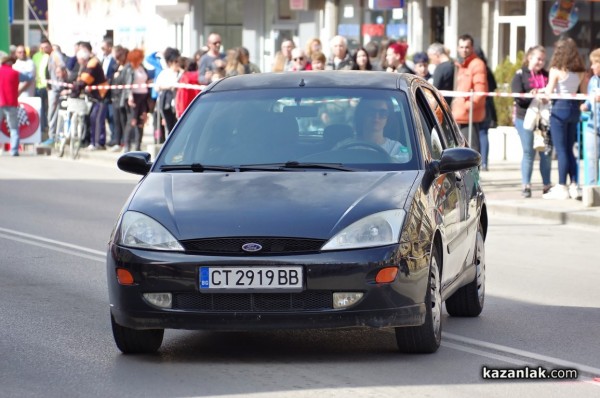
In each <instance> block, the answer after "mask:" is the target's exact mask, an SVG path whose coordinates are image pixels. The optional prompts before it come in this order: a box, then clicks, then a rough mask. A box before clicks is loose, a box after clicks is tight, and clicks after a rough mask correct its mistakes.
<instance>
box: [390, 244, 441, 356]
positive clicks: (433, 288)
mask: <svg viewBox="0 0 600 398" xmlns="http://www.w3.org/2000/svg"><path fill="white" fill-rule="evenodd" d="M440 265H441V261H440V255H439V253H438V248H437V245H435V244H434V245H433V248H432V252H431V260H430V264H429V280H428V282H427V294H426V295H425V304H426V306H427V308H426V310H425V323H423V324H422V325H421V326H410V327H397V328H396V342H397V344H398V349H399V351H400V352H403V353H407V354H431V353H434V352H436V351H437V350H438V348H439V347H440V343H441V341H442V294H441V277H440Z"/></svg>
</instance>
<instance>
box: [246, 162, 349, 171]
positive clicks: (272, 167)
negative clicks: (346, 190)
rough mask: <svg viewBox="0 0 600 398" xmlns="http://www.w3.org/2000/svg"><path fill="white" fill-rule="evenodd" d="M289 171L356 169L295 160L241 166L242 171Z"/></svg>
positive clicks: (334, 164)
mask: <svg viewBox="0 0 600 398" xmlns="http://www.w3.org/2000/svg"><path fill="white" fill-rule="evenodd" d="M287 169H324V170H339V171H355V169H351V168H348V167H344V166H343V165H342V163H303V162H298V161H295V160H294V161H290V162H285V163H269V164H256V165H242V166H240V171H250V170H257V171H284V170H287Z"/></svg>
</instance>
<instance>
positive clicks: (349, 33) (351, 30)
mask: <svg viewBox="0 0 600 398" xmlns="http://www.w3.org/2000/svg"><path fill="white" fill-rule="evenodd" d="M359 33H360V27H359V25H357V24H340V25H338V35H340V36H346V37H358V35H359Z"/></svg>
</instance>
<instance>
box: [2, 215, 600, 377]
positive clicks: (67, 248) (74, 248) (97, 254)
mask: <svg viewBox="0 0 600 398" xmlns="http://www.w3.org/2000/svg"><path fill="white" fill-rule="evenodd" d="M0 232H4V233H0V238H5V239H9V240H12V241H16V242H21V243H26V244H30V245H33V246H38V247H43V248H45V249H50V250H54V251H57V252H61V253H66V254H70V255H73V256H78V257H82V258H86V259H89V260H93V261H98V262H101V263H104V262H105V256H106V253H104V252H101V251H99V250H93V249H89V248H87V247H82V246H78V245H73V244H70V243H66V242H61V241H57V240H54V239H48V238H44V237H41V236H37V235H32V234H27V233H23V232H19V231H15V230H11V229H7V228H2V227H0ZM86 253H89V254H86ZM443 336H444V338H445V339H446V340H447V339H450V340H454V341H455V342H459V343H462V344H468V345H471V346H475V347H480V348H484V349H487V350H493V351H499V352H503V353H507V354H512V355H518V356H520V357H524V358H530V359H535V360H539V361H542V362H546V363H550V364H553V365H557V366H562V367H565V368H575V369H578V370H579V371H580V372H585V373H587V374H589V375H592V376H593V377H598V376H600V369H599V368H594V367H591V366H587V365H583V364H580V363H576V362H571V361H566V360H562V359H559V358H554V357H550V356H546V355H540V354H536V353H533V352H530V351H524V350H519V349H517V348H512V347H508V346H504V345H500V344H495V343H488V342H485V341H481V340H476V339H472V338H469V337H464V336H459V335H457V334H453V333H448V332H444V333H443ZM446 340H444V341H443V342H442V346H444V347H448V348H451V349H454V350H457V351H462V352H467V353H470V354H475V355H479V356H482V357H485V358H490V359H496V360H499V361H503V362H506V363H510V364H514V365H518V366H525V365H527V364H528V363H527V362H525V361H522V360H520V359H516V358H511V357H508V356H505V355H500V354H495V353H493V352H488V351H482V350H479V349H477V348H472V347H467V346H464V345H461V344H455V343H453V342H449V341H446ZM584 381H585V382H586V383H590V384H593V385H595V386H600V384H599V383H597V382H594V381H591V380H590V381H587V380H584Z"/></svg>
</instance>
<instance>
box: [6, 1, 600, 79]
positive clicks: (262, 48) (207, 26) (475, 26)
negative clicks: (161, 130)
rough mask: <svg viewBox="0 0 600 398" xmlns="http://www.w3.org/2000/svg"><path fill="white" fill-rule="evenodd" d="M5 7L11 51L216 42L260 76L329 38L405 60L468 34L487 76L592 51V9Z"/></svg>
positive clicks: (416, 4)
mask: <svg viewBox="0 0 600 398" xmlns="http://www.w3.org/2000/svg"><path fill="white" fill-rule="evenodd" d="M12 1H13V3H14V17H13V22H12V24H11V37H12V43H13V44H21V43H24V44H25V45H28V46H35V45H36V44H38V43H39V40H40V39H41V37H42V36H44V35H46V34H48V35H49V37H50V39H51V41H53V42H55V43H58V44H61V45H62V46H63V49H66V51H65V52H67V53H68V50H69V49H70V48H71V46H72V44H74V43H75V42H76V41H77V40H88V41H90V42H92V44H97V43H100V41H101V40H102V38H103V37H104V36H110V37H112V38H113V40H114V42H115V43H119V44H123V45H125V46H127V47H129V48H132V47H136V46H140V47H143V48H145V49H146V50H147V51H156V50H161V49H164V48H165V47H167V46H175V47H177V48H179V49H181V50H182V53H183V54H184V55H192V54H193V53H194V52H195V51H196V50H198V49H199V48H200V47H202V46H203V45H205V44H206V39H207V37H208V35H209V33H211V32H217V33H219V34H220V35H221V36H222V39H223V49H227V48H231V47H235V46H239V45H243V46H244V47H246V48H248V50H249V51H250V54H251V59H252V61H253V62H255V63H256V64H258V65H259V66H260V68H261V70H263V71H269V70H270V68H271V64H272V60H273V57H274V54H275V52H276V51H277V50H278V49H279V47H280V44H281V42H282V41H283V39H285V38H291V39H293V40H294V42H295V43H296V45H299V46H304V45H305V43H306V42H308V41H309V40H310V39H312V38H314V37H317V38H319V39H321V41H322V43H323V46H324V52H325V53H326V54H329V48H328V47H329V46H328V41H329V39H330V38H331V37H333V36H334V35H336V34H341V35H344V36H346V37H347V38H348V41H349V46H350V48H351V49H354V48H356V47H358V46H360V45H364V44H366V43H367V42H369V41H375V42H383V41H385V40H388V39H394V40H404V41H406V42H408V44H409V54H412V53H414V52H417V51H424V50H426V49H427V47H428V45H429V44H430V43H432V42H434V41H438V42H442V43H444V44H445V45H446V47H448V49H449V50H450V53H451V55H455V54H456V45H457V38H458V36H460V35H461V34H463V33H470V34H471V35H472V36H473V37H474V38H475V39H476V42H477V44H478V45H480V46H481V48H482V49H483V50H484V52H485V53H486V55H487V57H488V59H489V61H490V64H491V66H492V67H495V66H496V65H497V64H498V63H500V62H502V61H503V60H504V59H505V58H506V57H509V58H510V59H511V60H513V61H514V60H516V58H517V53H518V51H523V50H525V49H527V48H528V47H530V46H532V45H535V44H542V45H544V46H546V47H547V48H548V50H549V51H550V52H551V49H552V46H553V44H554V42H555V41H556V40H557V39H558V37H559V36H560V35H565V34H566V35H569V36H571V37H573V38H574V39H575V40H576V41H577V43H578V45H579V46H580V49H581V52H582V54H583V55H584V56H587V54H588V53H589V52H590V51H591V50H593V49H594V48H597V47H599V46H600V1H598V0H585V1H584V0H581V1H575V0H143V1H142V0H12ZM32 5H33V8H35V9H34V10H33V11H32V10H31V8H32ZM44 8H45V10H44ZM36 10H38V11H36ZM44 11H45V12H44ZM586 58H587V57H586Z"/></svg>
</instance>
